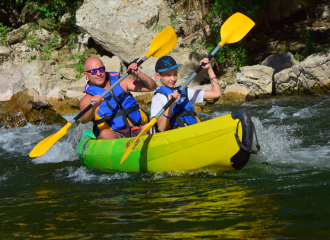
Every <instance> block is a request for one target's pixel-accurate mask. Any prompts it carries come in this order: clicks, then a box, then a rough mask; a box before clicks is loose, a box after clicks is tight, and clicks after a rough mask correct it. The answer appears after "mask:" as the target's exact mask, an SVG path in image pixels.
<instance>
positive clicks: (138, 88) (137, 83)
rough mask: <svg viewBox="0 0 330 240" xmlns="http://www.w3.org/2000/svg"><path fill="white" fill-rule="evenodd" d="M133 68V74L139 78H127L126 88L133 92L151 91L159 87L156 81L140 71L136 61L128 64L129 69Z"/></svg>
mask: <svg viewBox="0 0 330 240" xmlns="http://www.w3.org/2000/svg"><path fill="white" fill-rule="evenodd" d="M129 69H132V73H131V74H132V75H133V76H134V77H136V78H137V79H139V80H133V79H131V78H126V79H125V83H126V89H127V90H128V91H133V92H150V91H153V90H155V89H156V88H157V84H156V82H155V81H154V80H153V79H152V78H151V77H149V76H147V75H146V74H144V73H143V72H141V71H140V69H139V68H138V67H137V64H136V63H132V64H131V65H129V66H128V70H129Z"/></svg>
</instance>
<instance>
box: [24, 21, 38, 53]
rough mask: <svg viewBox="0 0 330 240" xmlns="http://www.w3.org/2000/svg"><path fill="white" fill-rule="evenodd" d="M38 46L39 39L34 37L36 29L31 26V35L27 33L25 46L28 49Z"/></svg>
mask: <svg viewBox="0 0 330 240" xmlns="http://www.w3.org/2000/svg"><path fill="white" fill-rule="evenodd" d="M38 44H39V37H38V36H37V35H36V28H35V27H34V26H32V28H31V34H30V32H29V33H27V41H26V46H27V47H28V48H30V49H33V48H35V47H36V46H37V45H38Z"/></svg>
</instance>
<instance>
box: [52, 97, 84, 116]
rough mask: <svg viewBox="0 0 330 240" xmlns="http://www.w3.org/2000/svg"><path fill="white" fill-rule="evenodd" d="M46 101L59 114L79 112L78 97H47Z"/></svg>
mask: <svg viewBox="0 0 330 240" xmlns="http://www.w3.org/2000/svg"><path fill="white" fill-rule="evenodd" d="M47 102H48V103H49V104H50V105H51V106H52V107H53V108H54V109H55V110H56V111H57V112H58V113H59V114H61V115H67V114H71V113H79V112H80V108H79V103H80V100H79V98H69V99H54V98H52V99H47Z"/></svg>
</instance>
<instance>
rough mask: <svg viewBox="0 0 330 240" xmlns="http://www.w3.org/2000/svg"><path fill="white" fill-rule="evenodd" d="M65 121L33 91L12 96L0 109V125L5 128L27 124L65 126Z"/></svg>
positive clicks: (25, 91) (27, 90)
mask: <svg viewBox="0 0 330 240" xmlns="http://www.w3.org/2000/svg"><path fill="white" fill-rule="evenodd" d="M66 122H67V121H66V120H65V119H64V118H63V117H62V116H61V115H60V114H58V113H57V112H56V111H55V110H54V109H53V108H52V106H51V105H49V104H48V103H47V102H45V100H44V99H43V98H42V97H41V96H40V95H39V94H38V93H37V92H36V91H34V90H31V89H26V90H24V91H21V92H18V93H16V94H14V95H13V96H12V97H11V99H10V100H9V101H6V102H3V103H2V104H1V107H0V125H1V126H2V127H5V128H12V127H23V126H25V125H26V124H27V123H31V124H33V125H41V124H46V125H50V124H54V123H61V124H66Z"/></svg>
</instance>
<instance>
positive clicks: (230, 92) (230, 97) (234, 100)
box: [215, 85, 254, 105]
mask: <svg viewBox="0 0 330 240" xmlns="http://www.w3.org/2000/svg"><path fill="white" fill-rule="evenodd" d="M252 98H254V96H253V95H252V96H251V89H249V88H247V87H245V86H240V85H230V86H228V87H227V88H226V91H225V92H224V94H223V95H222V96H221V98H220V99H219V100H218V101H217V102H215V104H219V105H227V104H241V103H244V102H246V101H248V100H252Z"/></svg>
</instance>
